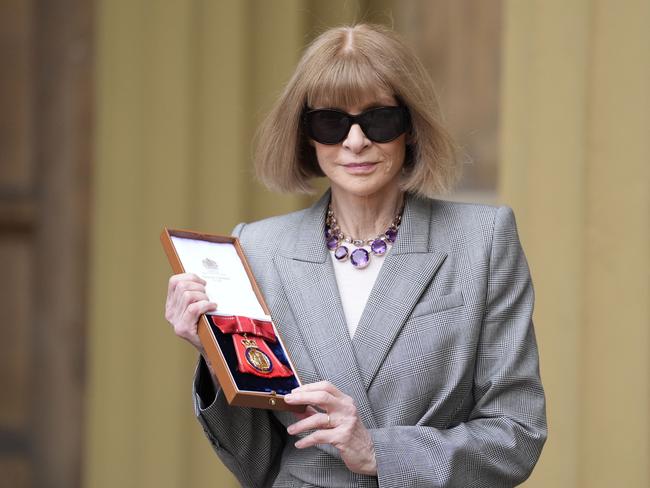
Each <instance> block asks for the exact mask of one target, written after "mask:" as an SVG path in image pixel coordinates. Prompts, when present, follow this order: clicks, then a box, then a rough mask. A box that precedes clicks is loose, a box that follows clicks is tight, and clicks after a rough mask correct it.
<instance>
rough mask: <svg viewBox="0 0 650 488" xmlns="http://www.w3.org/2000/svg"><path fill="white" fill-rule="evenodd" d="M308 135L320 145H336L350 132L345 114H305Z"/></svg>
mask: <svg viewBox="0 0 650 488" xmlns="http://www.w3.org/2000/svg"><path fill="white" fill-rule="evenodd" d="M307 125H308V127H309V132H310V135H311V137H312V138H313V139H315V140H316V141H318V142H320V143H322V144H337V143H339V142H341V141H342V140H343V139H345V136H346V135H347V133H348V131H349V130H350V121H349V119H348V117H347V116H346V114H344V113H341V112H337V111H336V110H315V111H313V112H309V113H308V114H307Z"/></svg>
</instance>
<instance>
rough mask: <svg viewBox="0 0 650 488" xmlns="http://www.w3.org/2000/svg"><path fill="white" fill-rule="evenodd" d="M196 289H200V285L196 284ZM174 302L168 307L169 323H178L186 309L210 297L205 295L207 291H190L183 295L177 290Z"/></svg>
mask: <svg viewBox="0 0 650 488" xmlns="http://www.w3.org/2000/svg"><path fill="white" fill-rule="evenodd" d="M194 286H196V287H200V286H201V285H199V284H196V283H195V284H194ZM172 298H173V299H172V302H171V303H168V304H167V305H166V311H165V317H166V318H167V320H168V321H170V322H172V323H176V322H178V321H179V320H180V318H181V317H182V316H183V313H184V312H185V309H187V307H188V306H189V305H190V304H191V303H193V302H198V301H202V300H208V301H209V298H208V296H207V295H206V294H205V291H189V290H185V291H183V292H182V293H181V292H180V291H179V290H178V289H177V290H176V292H175V293H174V296H173V297H172Z"/></svg>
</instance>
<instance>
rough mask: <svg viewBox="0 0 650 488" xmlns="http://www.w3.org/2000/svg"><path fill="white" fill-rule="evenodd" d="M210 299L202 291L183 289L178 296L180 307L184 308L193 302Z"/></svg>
mask: <svg viewBox="0 0 650 488" xmlns="http://www.w3.org/2000/svg"><path fill="white" fill-rule="evenodd" d="M201 301H210V299H209V298H208V295H206V293H205V292H204V291H192V290H185V291H184V292H183V294H182V296H181V298H180V308H181V309H185V308H187V307H189V306H190V305H191V304H192V303H194V302H201Z"/></svg>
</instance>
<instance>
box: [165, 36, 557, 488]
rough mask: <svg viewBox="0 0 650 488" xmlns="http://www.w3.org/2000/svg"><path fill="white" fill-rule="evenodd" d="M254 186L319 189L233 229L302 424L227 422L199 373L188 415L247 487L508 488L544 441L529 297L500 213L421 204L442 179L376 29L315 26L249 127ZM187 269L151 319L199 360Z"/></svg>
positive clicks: (424, 90)
mask: <svg viewBox="0 0 650 488" xmlns="http://www.w3.org/2000/svg"><path fill="white" fill-rule="evenodd" d="M256 164H257V169H258V175H259V177H260V178H261V180H262V181H263V182H264V183H266V185H267V186H268V187H270V188H273V189H276V190H279V191H308V190H309V189H310V187H309V180H310V179H311V178H312V177H315V176H325V177H326V178H328V180H329V183H330V190H329V191H328V192H327V193H326V194H325V195H324V196H323V197H322V198H321V199H320V201H319V202H317V203H316V204H315V205H314V206H312V207H311V208H309V209H305V210H302V211H299V212H295V213H292V214H289V215H284V216H279V217H274V218H270V219H267V220H263V221H260V222H255V223H253V224H247V225H244V224H240V225H239V226H237V227H236V228H235V230H234V235H236V236H238V237H239V238H240V240H241V243H242V246H243V247H244V249H245V252H246V255H247V257H248V260H249V261H250V264H251V266H252V269H253V272H254V274H255V276H256V279H257V281H258V283H259V285H260V288H261V290H262V292H263V293H264V295H265V298H266V301H267V303H268V304H269V307H270V309H271V313H272V316H273V318H274V321H275V323H276V324H277V326H278V328H279V330H280V333H281V335H282V337H283V340H284V342H285V345H286V346H287V349H288V351H289V354H290V355H291V357H292V360H293V362H294V364H295V366H296V368H297V370H298V373H299V375H300V377H301V379H302V380H303V383H304V384H303V386H301V387H300V388H297V389H296V390H294V391H293V392H292V393H291V394H290V395H287V396H286V401H287V402H288V403H292V404H300V405H308V406H310V407H309V408H308V413H307V414H306V415H305V416H302V417H301V418H297V417H296V416H295V415H294V414H291V413H286V412H282V413H278V412H271V411H265V410H256V409H247V408H237V407H233V408H230V407H228V405H227V404H226V402H225V400H224V398H223V396H222V395H220V391H219V388H218V386H217V385H214V384H213V382H212V380H211V377H210V375H209V372H208V370H207V368H206V366H205V363H204V362H203V360H201V361H200V362H199V366H198V368H197V372H196V377H195V383H194V385H195V406H196V413H197V416H198V418H199V421H200V422H201V424H202V425H203V427H204V430H205V432H206V435H207V436H208V438H209V439H210V441H211V442H212V444H213V446H214V448H215V450H216V452H217V453H218V454H219V456H220V457H221V459H222V460H223V462H224V463H225V464H226V465H227V466H228V468H229V469H230V470H231V471H232V472H233V473H234V474H235V475H236V476H237V478H238V479H239V480H240V482H241V483H242V484H243V485H244V486H271V485H272V486H282V487H284V486H287V487H289V486H327V487H330V486H331V487H335V486H336V487H339V486H377V485H379V486H463V487H464V486H485V487H496V486H513V485H515V484H517V483H520V482H522V481H523V480H524V479H526V478H527V477H528V475H529V474H530V471H531V470H532V468H533V466H534V464H535V462H536V461H537V458H538V456H539V454H540V451H541V448H542V445H543V444H544V440H545V438H546V422H545V413H544V395H543V390H542V386H541V383H540V378H539V371H538V358H537V349H536V344H535V337H534V333H533V326H532V322H531V314H532V309H533V289H532V285H531V281H530V276H529V272H528V267H527V264H526V260H525V257H524V254H523V251H522V249H521V246H520V244H519V240H518V237H517V231H516V228H515V222H514V217H513V214H512V211H511V210H510V209H509V208H507V207H500V208H493V207H488V206H481V205H469V204H458V203H451V202H445V201H441V200H435V199H432V198H431V197H432V196H433V195H434V194H436V193H438V192H440V191H443V190H445V189H447V188H449V187H450V186H451V185H452V184H453V182H454V180H455V178H456V174H457V160H456V157H455V147H454V145H453V143H452V142H451V141H450V139H449V137H448V136H447V134H446V132H445V131H444V129H443V127H442V126H441V123H440V116H439V112H438V107H437V104H436V101H435V98H434V95H433V90H432V87H431V84H430V81H429V79H428V76H427V74H426V72H425V70H424V68H423V67H422V65H421V63H420V62H419V61H418V60H417V59H416V58H415V56H414V55H413V53H412V52H411V51H410V50H409V49H408V48H407V47H405V45H404V44H403V43H402V42H401V41H400V40H399V39H398V38H397V36H396V35H395V34H394V33H393V32H392V31H389V30H387V29H385V28H383V27H379V26H371V25H363V24H362V25H356V26H354V27H342V28H336V29H332V30H329V31H327V32H325V33H324V34H322V35H321V36H320V37H318V38H317V39H316V40H315V41H314V42H313V43H312V44H311V45H310V46H309V48H308V49H307V50H306V52H305V54H304V56H303V58H302V59H301V61H300V62H299V64H298V67H297V69H296V72H295V74H294V75H293V77H292V79H291V80H290V81H289V83H288V84H287V86H286V88H285V90H284V93H283V94H282V95H281V97H280V99H279V100H278V102H277V103H276V105H275V107H274V109H273V110H272V111H271V113H270V115H269V117H268V118H267V120H266V122H265V123H264V124H263V125H262V128H261V131H260V137H259V144H258V152H257V156H256ZM203 285H204V283H203V282H202V281H201V280H200V279H199V278H198V277H196V276H194V275H188V274H183V275H177V276H174V277H172V278H171V279H170V282H169V293H168V298H167V310H166V317H167V319H168V320H169V322H171V323H172V325H173V326H174V329H175V332H176V334H177V335H179V336H180V337H182V338H184V339H186V340H188V341H189V342H191V343H192V344H193V345H194V346H195V347H196V348H197V349H198V350H199V351H200V350H201V346H200V343H199V341H198V338H197V335H196V323H197V320H198V318H199V316H200V314H203V313H206V312H209V311H212V310H215V309H216V307H217V306H218V305H216V304H214V303H210V302H209V301H208V300H207V296H206V295H205V290H204V287H203Z"/></svg>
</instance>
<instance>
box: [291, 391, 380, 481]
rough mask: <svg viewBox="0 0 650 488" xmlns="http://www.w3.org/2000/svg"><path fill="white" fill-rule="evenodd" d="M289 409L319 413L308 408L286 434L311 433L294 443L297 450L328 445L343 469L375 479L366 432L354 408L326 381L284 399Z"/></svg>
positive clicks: (373, 449) (372, 448)
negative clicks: (296, 407) (297, 407)
mask: <svg viewBox="0 0 650 488" xmlns="http://www.w3.org/2000/svg"><path fill="white" fill-rule="evenodd" d="M284 400H285V401H286V402H287V403H289V404H291V405H311V406H312V407H318V409H320V410H322V411H323V412H318V411H317V410H315V409H314V408H308V409H307V413H306V414H304V417H303V418H302V420H299V421H298V422H296V423H295V424H291V425H290V426H289V427H288V428H287V432H289V434H291V435H296V434H300V433H302V432H305V431H308V430H315V432H313V433H311V434H309V435H308V436H307V437H305V438H304V439H300V440H299V441H298V442H296V447H297V448H298V449H304V448H306V447H311V446H315V445H316V444H331V445H332V446H334V447H336V448H337V449H338V450H339V452H340V453H341V459H343V462H344V463H345V465H346V466H347V467H348V469H350V471H353V472H355V473H359V474H367V475H373V476H374V475H376V474H377V460H376V458H375V447H374V445H373V443H372V438H371V437H370V432H368V429H366V427H365V426H364V425H363V423H362V422H361V420H360V419H359V416H358V415H357V407H356V406H355V405H354V401H353V400H352V398H351V397H349V396H348V395H345V394H343V393H341V392H340V391H339V389H338V388H336V387H335V386H334V385H333V384H332V383H330V382H329V381H319V382H318V383H309V384H306V385H302V386H301V387H299V388H296V389H295V390H293V391H292V392H291V393H290V394H289V395H285V397H284Z"/></svg>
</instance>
